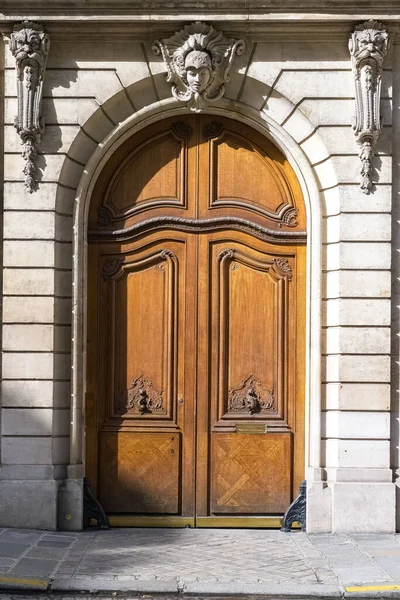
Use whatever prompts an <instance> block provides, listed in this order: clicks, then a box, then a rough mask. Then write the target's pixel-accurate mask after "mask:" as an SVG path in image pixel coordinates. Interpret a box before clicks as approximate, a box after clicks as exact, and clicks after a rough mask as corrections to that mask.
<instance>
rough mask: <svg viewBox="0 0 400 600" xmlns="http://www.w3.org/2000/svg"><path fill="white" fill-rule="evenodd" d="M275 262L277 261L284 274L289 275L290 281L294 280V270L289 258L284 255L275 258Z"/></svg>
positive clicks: (277, 265)
mask: <svg viewBox="0 0 400 600" xmlns="http://www.w3.org/2000/svg"><path fill="white" fill-rule="evenodd" d="M274 263H275V265H276V267H277V268H278V269H279V270H280V271H281V273H283V275H285V276H286V277H287V279H288V281H292V278H293V271H292V267H291V266H290V264H289V262H288V260H287V258H283V257H279V258H274Z"/></svg>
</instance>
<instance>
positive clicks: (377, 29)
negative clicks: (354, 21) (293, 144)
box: [349, 21, 389, 194]
mask: <svg viewBox="0 0 400 600" xmlns="http://www.w3.org/2000/svg"><path fill="white" fill-rule="evenodd" d="M388 38H389V36H388V32H387V31H386V27H385V26H384V25H383V24H382V23H379V22H378V21H366V22H365V23H363V24H362V25H358V26H357V27H356V28H355V30H354V32H353V33H352V35H351V38H350V40H349V49H350V54H351V63H352V68H353V75H354V80H355V87H356V121H355V125H354V133H355V136H356V140H357V142H358V144H359V145H360V159H361V184H360V187H361V189H362V191H363V192H364V193H365V194H368V193H369V192H370V191H371V188H372V159H373V157H374V145H375V144H376V142H377V140H378V138H379V136H380V133H381V122H380V121H381V120H380V98H381V75H382V65H383V59H384V58H385V56H386V54H387V50H388Z"/></svg>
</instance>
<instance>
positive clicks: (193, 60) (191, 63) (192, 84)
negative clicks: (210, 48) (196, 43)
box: [185, 50, 212, 94]
mask: <svg viewBox="0 0 400 600" xmlns="http://www.w3.org/2000/svg"><path fill="white" fill-rule="evenodd" d="M185 76H186V82H187V85H188V87H189V88H190V89H191V90H193V91H194V92H197V93H198V94H201V93H202V92H204V90H205V89H206V88H207V86H208V84H209V83H210V81H211V77H212V67H211V59H210V57H209V55H208V54H207V52H200V51H198V50H193V51H192V52H189V54H188V55H187V56H186V59H185Z"/></svg>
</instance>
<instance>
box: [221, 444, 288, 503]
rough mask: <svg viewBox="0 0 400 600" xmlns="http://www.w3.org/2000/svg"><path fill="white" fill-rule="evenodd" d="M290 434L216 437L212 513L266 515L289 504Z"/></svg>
mask: <svg viewBox="0 0 400 600" xmlns="http://www.w3.org/2000/svg"><path fill="white" fill-rule="evenodd" d="M290 446H291V436H290V434H286V433H284V434H270V435H265V434H264V435H257V434H254V435H250V434H240V433H234V434H227V433H215V434H214V435H213V445H212V456H213V466H214V469H213V479H212V494H211V498H212V507H211V508H212V512H213V513H214V514H218V513H221V514H225V513H231V514H232V513H234V514H263V513H274V512H277V513H279V512H282V511H284V510H285V507H286V506H287V505H288V504H290V454H291V452H290Z"/></svg>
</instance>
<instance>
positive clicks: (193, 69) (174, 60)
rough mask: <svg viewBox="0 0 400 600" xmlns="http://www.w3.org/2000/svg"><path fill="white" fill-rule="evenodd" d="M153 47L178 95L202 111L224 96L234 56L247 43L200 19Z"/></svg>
mask: <svg viewBox="0 0 400 600" xmlns="http://www.w3.org/2000/svg"><path fill="white" fill-rule="evenodd" d="M152 50H153V52H154V54H155V55H157V56H158V55H160V54H161V56H162V58H163V60H164V63H165V67H166V69H167V81H168V82H170V83H172V89H171V91H172V95H173V96H174V98H176V100H179V101H181V102H187V105H188V107H189V108H190V110H193V111H194V112H201V111H202V110H204V109H205V108H206V107H207V106H208V104H209V103H210V102H216V101H217V100H219V99H220V98H222V96H223V95H224V93H225V84H226V83H228V82H229V70H230V68H231V66H232V63H233V60H234V57H235V55H238V56H240V55H241V54H243V52H244V50H245V43H244V41H243V40H241V39H240V40H235V39H230V38H227V37H225V36H224V34H223V33H222V32H221V31H216V30H215V29H214V28H213V27H212V25H209V24H207V23H201V22H199V21H198V22H196V23H191V24H190V25H185V27H184V28H183V29H181V31H179V32H176V33H175V34H174V35H173V36H171V37H170V38H164V39H161V40H155V41H154V42H153V46H152Z"/></svg>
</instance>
